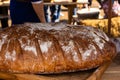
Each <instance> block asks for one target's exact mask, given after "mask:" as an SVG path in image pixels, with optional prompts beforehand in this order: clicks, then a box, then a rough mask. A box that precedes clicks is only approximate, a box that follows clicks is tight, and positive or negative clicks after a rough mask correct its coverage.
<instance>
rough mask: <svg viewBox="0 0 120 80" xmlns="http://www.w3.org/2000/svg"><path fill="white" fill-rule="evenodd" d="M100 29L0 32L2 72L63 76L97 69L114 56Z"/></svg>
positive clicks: (30, 27) (28, 27) (26, 27)
mask: <svg viewBox="0 0 120 80" xmlns="http://www.w3.org/2000/svg"><path fill="white" fill-rule="evenodd" d="M115 53H116V50H115V46H114V44H113V43H111V41H110V40H109V38H108V37H107V36H106V35H105V34H104V32H102V31H101V30H99V29H95V28H92V27H84V26H75V25H70V26H68V25H63V24H47V23H46V24H41V23H31V24H23V25H17V26H12V27H10V28H6V29H4V30H2V31H0V71H5V72H6V71H7V72H13V73H40V74H41V73H62V72H72V71H79V70H88V69H91V68H96V67H98V66H100V65H101V64H103V63H104V62H106V61H110V60H112V59H113V57H114V56H115Z"/></svg>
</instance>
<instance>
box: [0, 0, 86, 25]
mask: <svg viewBox="0 0 120 80" xmlns="http://www.w3.org/2000/svg"><path fill="white" fill-rule="evenodd" d="M77 4H79V5H80V4H88V2H85V3H84V2H83V3H79V2H55V3H49V2H46V3H44V5H49V6H50V5H67V7H68V23H69V24H71V22H72V16H73V9H74V8H75V7H76V5H77ZM0 6H4V7H5V6H6V7H9V6H10V4H9V3H2V4H0Z"/></svg>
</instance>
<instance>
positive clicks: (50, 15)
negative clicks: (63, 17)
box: [44, 0, 61, 22]
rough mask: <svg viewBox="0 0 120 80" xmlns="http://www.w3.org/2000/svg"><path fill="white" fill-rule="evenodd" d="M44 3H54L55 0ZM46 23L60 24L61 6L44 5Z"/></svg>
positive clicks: (46, 0) (45, 0)
mask: <svg viewBox="0 0 120 80" xmlns="http://www.w3.org/2000/svg"><path fill="white" fill-rule="evenodd" d="M44 2H54V0H44ZM44 11H45V19H46V22H59V17H60V11H61V5H51V6H48V5H44Z"/></svg>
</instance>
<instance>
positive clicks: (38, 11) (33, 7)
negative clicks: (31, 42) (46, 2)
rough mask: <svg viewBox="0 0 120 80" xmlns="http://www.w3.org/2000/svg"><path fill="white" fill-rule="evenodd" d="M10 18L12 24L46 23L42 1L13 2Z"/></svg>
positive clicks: (15, 0) (23, 0) (21, 0)
mask: <svg viewBox="0 0 120 80" xmlns="http://www.w3.org/2000/svg"><path fill="white" fill-rule="evenodd" d="M10 17H11V20H12V24H23V23H25V22H42V23H45V22H46V21H45V17H44V9H43V1H42V0H11V1H10Z"/></svg>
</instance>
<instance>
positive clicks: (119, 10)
mask: <svg viewBox="0 0 120 80" xmlns="http://www.w3.org/2000/svg"><path fill="white" fill-rule="evenodd" d="M103 11H104V13H105V16H104V18H108V16H109V12H108V11H109V0H104V2H103ZM118 15H120V5H119V3H118V0H112V17H116V16H118Z"/></svg>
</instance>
